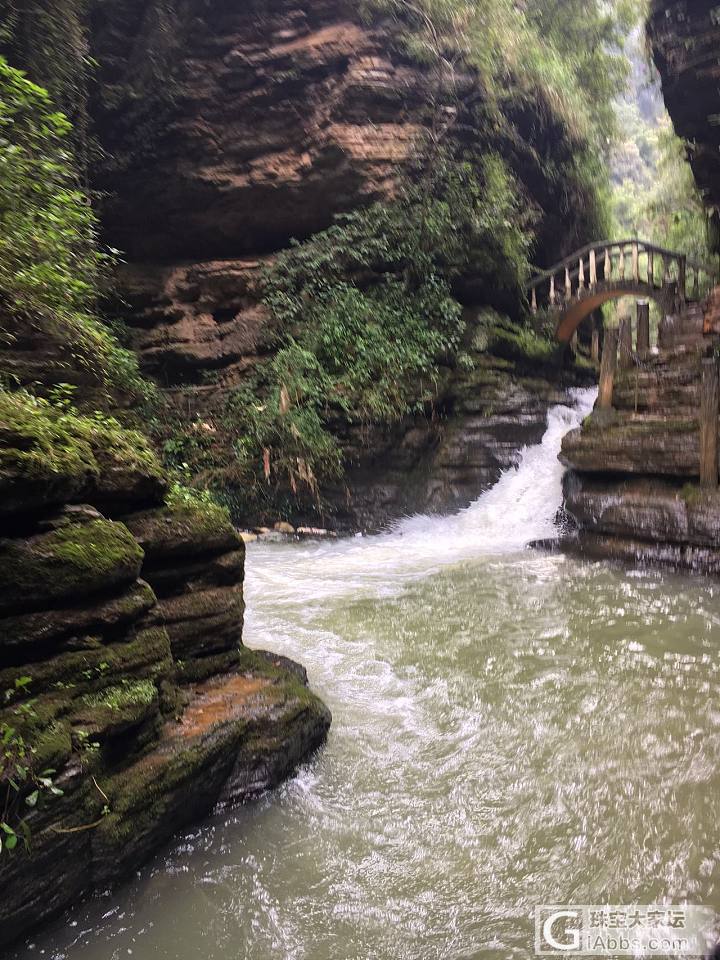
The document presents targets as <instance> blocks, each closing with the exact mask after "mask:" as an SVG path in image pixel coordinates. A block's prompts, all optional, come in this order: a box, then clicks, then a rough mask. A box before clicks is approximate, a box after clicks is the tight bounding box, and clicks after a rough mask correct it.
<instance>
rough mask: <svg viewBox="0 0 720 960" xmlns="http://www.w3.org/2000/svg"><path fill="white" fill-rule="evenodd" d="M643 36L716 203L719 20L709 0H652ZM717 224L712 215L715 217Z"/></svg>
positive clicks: (699, 176) (700, 177)
mask: <svg viewBox="0 0 720 960" xmlns="http://www.w3.org/2000/svg"><path fill="white" fill-rule="evenodd" d="M648 36H649V38H650V42H651V45H652V52H653V57H654V59H655V64H656V66H657V68H658V71H659V72H660V77H661V80H662V90H663V97H664V99H665V104H666V106H667V109H668V112H669V113H670V116H671V117H672V121H673V125H674V127H675V130H676V131H677V134H678V136H680V137H682V138H683V139H685V140H687V141H688V142H689V143H690V144H692V149H691V150H690V151H689V152H688V159H689V160H690V164H691V166H692V169H693V173H694V174H695V179H696V180H697V183H698V186H699V187H700V190H701V191H702V193H703V194H704V195H705V196H706V198H707V201H708V206H715V207H717V205H718V204H720V128H719V127H718V123H717V118H718V115H720V89H719V88H718V83H717V79H718V53H717V51H718V45H719V44H720V22H719V21H718V16H717V4H715V3H714V2H713V0H675V2H672V0H653V3H652V4H651V15H650V19H649V21H648ZM715 222H716V223H717V215H715Z"/></svg>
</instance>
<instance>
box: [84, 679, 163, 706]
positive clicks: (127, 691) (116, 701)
mask: <svg viewBox="0 0 720 960" xmlns="http://www.w3.org/2000/svg"><path fill="white" fill-rule="evenodd" d="M156 697H157V687H156V686H155V684H154V683H153V682H152V680H135V681H130V680H127V679H124V680H123V681H122V682H121V683H119V684H117V685H115V686H114V687H108V688H107V689H106V690H103V691H101V692H100V693H92V694H90V693H88V694H86V695H85V696H84V697H83V698H82V702H83V703H84V704H85V705H86V706H88V707H104V708H107V709H109V710H122V709H123V708H124V707H128V706H147V705H149V704H151V703H152V702H153V700H155V698H156Z"/></svg>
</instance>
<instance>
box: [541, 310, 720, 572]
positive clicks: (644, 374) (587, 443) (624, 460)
mask: <svg viewBox="0 0 720 960" xmlns="http://www.w3.org/2000/svg"><path fill="white" fill-rule="evenodd" d="M713 302H714V299H713V300H711V301H709V302H708V303H707V304H705V305H704V309H705V311H707V310H709V309H710V307H711V306H712V303H713ZM702 319H703V317H702V315H700V316H699V319H698V331H697V336H696V338H695V341H694V342H693V343H690V344H685V345H682V346H680V347H678V346H677V345H670V346H669V347H664V346H663V347H661V348H660V349H659V351H658V352H657V353H656V354H655V355H654V356H651V357H647V358H645V360H644V362H643V366H642V368H640V369H638V370H636V369H626V370H620V371H619V372H618V375H617V377H616V380H615V383H614V389H613V409H611V410H595V411H594V412H593V413H592V414H591V415H590V416H589V417H588V418H587V419H586V421H585V422H584V423H583V425H582V428H579V429H577V430H573V431H571V432H570V433H568V434H567V436H566V437H565V438H564V439H563V444H562V451H561V454H560V459H561V461H562V462H563V463H564V464H565V465H566V466H567V467H569V468H570V470H569V471H568V473H566V475H565V480H564V486H565V513H566V516H567V518H568V521H569V523H568V530H567V533H566V535H565V537H564V539H563V542H562V548H563V549H565V550H567V551H571V552H576V553H581V554H583V555H585V556H589V557H592V558H596V559H615V560H620V561H625V562H630V563H636V562H642V563H652V564H661V565H665V566H672V567H676V568H680V569H690V570H694V571H697V572H702V573H710V574H717V573H720V490H718V489H717V488H709V489H708V488H704V487H702V486H701V485H700V477H699V472H700V427H699V422H698V414H699V408H700V380H701V362H702V359H703V358H704V357H706V356H711V355H712V353H713V350H714V348H715V343H714V338H709V337H704V336H703V335H702V327H701V323H702Z"/></svg>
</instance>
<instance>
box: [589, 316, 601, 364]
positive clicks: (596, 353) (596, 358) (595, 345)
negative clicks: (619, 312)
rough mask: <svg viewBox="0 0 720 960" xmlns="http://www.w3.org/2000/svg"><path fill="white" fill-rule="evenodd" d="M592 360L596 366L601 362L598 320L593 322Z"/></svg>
mask: <svg viewBox="0 0 720 960" xmlns="http://www.w3.org/2000/svg"><path fill="white" fill-rule="evenodd" d="M590 359H591V360H592V362H593V363H595V364H597V363H599V362H600V327H599V326H598V324H597V320H593V327H592V341H591V343H590Z"/></svg>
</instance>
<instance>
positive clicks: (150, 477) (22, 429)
mask: <svg viewBox="0 0 720 960" xmlns="http://www.w3.org/2000/svg"><path fill="white" fill-rule="evenodd" d="M165 489H166V483H165V480H164V478H163V473H162V470H161V468H160V465H159V463H158V461H157V458H156V457H155V455H154V454H153V452H152V450H151V449H150V446H149V444H148V441H147V439H146V438H145V437H143V436H142V434H140V433H138V432H136V431H133V430H126V429H124V428H123V427H122V426H121V425H120V424H119V423H118V422H117V421H116V420H114V419H112V418H110V417H104V416H95V417H86V416H81V415H79V414H78V413H76V412H74V411H72V410H68V409H66V408H65V407H63V406H55V405H53V404H51V403H48V402H47V401H45V400H42V399H39V398H37V397H35V396H33V395H32V394H30V393H27V392H26V391H22V390H21V391H16V392H9V391H7V390H2V389H0V513H3V514H11V513H16V512H18V511H21V512H27V511H29V510H37V509H38V508H39V507H42V506H49V505H53V504H59V503H67V502H79V501H80V500H90V501H91V502H92V501H94V500H98V501H100V502H102V503H104V502H106V501H115V500H120V501H122V502H131V501H133V500H139V501H140V502H152V501H153V500H155V501H158V500H161V499H162V497H163V495H164V492H165Z"/></svg>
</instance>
